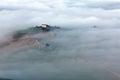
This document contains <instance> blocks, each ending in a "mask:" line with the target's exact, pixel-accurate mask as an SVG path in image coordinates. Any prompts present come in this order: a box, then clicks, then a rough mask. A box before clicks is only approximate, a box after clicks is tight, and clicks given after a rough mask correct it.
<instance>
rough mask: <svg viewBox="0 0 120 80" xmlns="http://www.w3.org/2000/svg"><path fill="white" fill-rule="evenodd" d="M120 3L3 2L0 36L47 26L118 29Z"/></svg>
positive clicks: (75, 0) (113, 0) (76, 0)
mask: <svg viewBox="0 0 120 80" xmlns="http://www.w3.org/2000/svg"><path fill="white" fill-rule="evenodd" d="M119 14H120V1H119V0H105V1H104V0H72V1H71V0H52V1H50V0H24V1H22V0H1V2H0V33H6V32H8V31H9V32H10V31H13V30H16V29H21V28H26V27H31V26H35V25H40V24H42V23H47V24H50V25H58V26H74V27H75V26H77V27H78V26H79V27H81V26H82V27H84V26H94V25H97V26H101V27H119V26H118V25H119V24H120V15H119Z"/></svg>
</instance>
